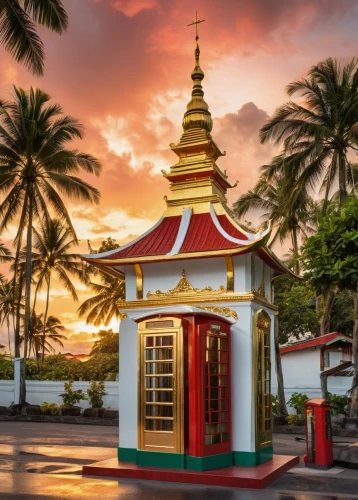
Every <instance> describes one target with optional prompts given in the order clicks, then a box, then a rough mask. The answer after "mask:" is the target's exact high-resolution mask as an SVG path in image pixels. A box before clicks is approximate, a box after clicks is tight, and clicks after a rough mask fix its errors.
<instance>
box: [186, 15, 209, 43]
mask: <svg viewBox="0 0 358 500" xmlns="http://www.w3.org/2000/svg"><path fill="white" fill-rule="evenodd" d="M204 21H205V19H198V11H196V12H195V21H193V22H192V23H190V24H188V25H187V26H194V24H195V32H196V37H195V40H196V41H198V40H199V35H198V24H199V23H203V22H204Z"/></svg>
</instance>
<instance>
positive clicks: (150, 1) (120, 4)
mask: <svg viewBox="0 0 358 500" xmlns="http://www.w3.org/2000/svg"><path fill="white" fill-rule="evenodd" d="M111 5H112V7H114V8H115V9H116V10H118V11H119V12H122V13H123V14H124V15H125V16H127V17H133V16H136V15H137V14H139V12H142V11H143V10H151V9H156V8H158V2H157V0H115V1H113V2H111Z"/></svg>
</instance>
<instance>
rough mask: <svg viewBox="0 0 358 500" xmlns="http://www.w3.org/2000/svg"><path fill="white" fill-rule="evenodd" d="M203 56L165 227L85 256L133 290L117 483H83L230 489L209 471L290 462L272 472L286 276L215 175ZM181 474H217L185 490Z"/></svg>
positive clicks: (124, 306) (123, 355) (126, 322)
mask: <svg viewBox="0 0 358 500" xmlns="http://www.w3.org/2000/svg"><path fill="white" fill-rule="evenodd" d="M199 56H200V50H199V46H198V44H197V45H196V49H195V68H194V70H193V72H192V74H191V78H192V80H193V90H192V98H191V100H190V102H189V104H188V105H187V110H186V112H185V114H184V118H183V135H182V136H181V138H180V141H179V143H178V144H173V143H172V144H170V147H171V149H172V151H173V152H174V153H175V154H176V155H177V157H178V160H177V162H176V163H175V164H174V165H173V166H171V167H170V171H169V172H165V171H163V175H164V177H165V178H166V179H168V181H169V187H170V192H171V194H170V196H169V197H168V198H167V199H165V202H166V210H165V212H164V214H163V216H162V217H161V219H160V220H159V221H158V222H157V223H156V224H155V225H154V226H153V227H152V228H151V229H149V230H148V231H147V232H146V233H144V234H143V235H141V236H140V237H139V238H137V239H135V240H134V241H131V242H130V243H128V244H126V245H124V246H122V247H120V248H118V249H116V250H111V251H109V252H105V253H102V254H90V255H85V256H83V258H84V259H85V260H86V261H87V262H89V263H91V264H92V265H94V266H96V267H98V268H100V269H102V270H103V271H106V272H109V273H110V274H112V275H115V276H118V279H125V287H126V299H125V300H124V301H122V302H120V303H118V307H119V309H120V311H121V321H120V344H119V345H120V348H119V448H118V460H119V462H118V464H117V465H113V463H112V466H111V467H112V469H111V470H112V472H113V470H114V469H116V471H117V472H116V473H114V472H113V473H110V472H108V471H109V469H108V467H107V468H106V467H105V466H104V465H103V466H102V469H101V467H97V469H96V467H95V466H94V468H92V469H91V466H86V467H85V468H84V473H85V474H92V473H93V474H94V475H100V473H99V472H98V471H99V470H100V469H101V470H102V472H103V475H117V476H120V477H139V478H146V479H148V478H152V479H163V480H173V481H184V482H206V483H207V484H222V485H225V484H227V485H235V484H236V483H235V484H234V483H232V482H230V481H226V482H225V480H223V481H221V482H220V481H218V482H216V483H215V482H210V481H211V478H212V477H219V475H217V476H212V473H213V472H214V471H213V469H220V470H223V471H225V470H228V471H229V470H230V471H231V470H242V469H244V468H245V470H246V471H247V470H250V469H248V468H252V467H256V466H258V467H260V464H263V463H264V462H267V461H270V460H271V461H272V464H273V466H272V467H273V469H272V470H275V471H276V475H272V477H271V476H270V477H271V480H272V479H273V478H274V477H277V474H278V471H281V472H282V471H285V470H287V468H289V467H290V466H291V465H292V464H293V463H294V460H295V459H293V458H292V457H289V459H290V460H288V459H287V460H286V459H285V460H282V457H281V461H280V464H279V465H277V463H278V462H277V460H276V462H274V460H272V459H273V452H272V436H271V434H272V418H271V417H272V416H271V385H270V378H271V347H270V346H271V344H272V337H273V324H274V316H275V314H276V307H275V306H274V305H273V304H272V301H271V281H272V279H273V278H274V276H277V275H279V274H283V273H289V272H290V271H289V270H288V269H287V268H286V267H285V266H284V265H283V264H282V263H281V262H280V261H279V259H278V258H277V257H276V256H275V255H274V254H273V253H272V252H271V251H270V250H269V249H268V248H267V246H266V243H267V240H268V238H269V235H270V229H269V228H267V229H266V230H264V231H262V232H259V233H257V234H252V233H250V232H247V231H245V230H244V229H243V228H241V227H240V225H239V224H238V223H237V222H236V221H235V218H234V215H233V213H232V212H231V211H230V209H229V208H228V206H227V202H226V192H227V190H228V189H230V188H232V187H233V186H232V185H231V184H230V183H229V181H228V178H227V175H226V173H225V172H222V171H221V170H220V168H219V167H218V165H217V164H216V161H217V160H218V159H219V158H220V156H223V153H222V152H221V151H220V149H219V147H218V145H217V144H216V143H215V142H214V140H213V138H212V136H211V130H212V126H213V121H212V118H211V114H210V112H209V110H208V105H207V103H206V102H205V100H204V92H203V88H202V80H203V78H204V73H203V71H202V69H201V67H200V64H199ZM286 458H287V457H286ZM275 464H276V465H275ZM97 465H99V464H97ZM148 467H150V468H153V467H155V468H156V469H155V470H156V472H155V473H154V472H153V473H152V475H151V473H150V471H151V470H152V471H153V469H148ZM148 470H149V472H148ZM91 471H92V472H91ZM94 471H97V472H94ZM160 471H162V474H160ZM175 471H176V473H177V475H175V473H174V472H175ZM178 471H181V474H182V475H183V471H188V472H189V471H190V472H192V471H211V473H208V474H207V476H205V477H206V478H207V480H206V481H203V480H200V479H198V478H196V479H195V477H196V476H193V475H191V476H190V477H191V479H190V480H189V481H188V480H186V479H183V477H184V476H183V477H182V476H180V477H179V475H178V474H179V472H178ZM215 474H219V473H218V472H217V471H215ZM224 475H225V474H224ZM200 477H201V476H200ZM237 484H238V483H237ZM242 484H245V485H248V483H240V484H238V485H242ZM260 484H261V483H260ZM262 484H263V483H262ZM249 486H250V485H249ZM253 487H254V486H253ZM261 487H262V485H261Z"/></svg>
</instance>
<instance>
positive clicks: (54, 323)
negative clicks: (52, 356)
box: [28, 312, 67, 363]
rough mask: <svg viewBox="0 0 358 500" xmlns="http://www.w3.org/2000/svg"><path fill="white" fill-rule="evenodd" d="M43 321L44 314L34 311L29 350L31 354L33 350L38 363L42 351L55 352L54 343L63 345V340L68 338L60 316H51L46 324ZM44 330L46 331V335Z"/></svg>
mask: <svg viewBox="0 0 358 500" xmlns="http://www.w3.org/2000/svg"><path fill="white" fill-rule="evenodd" d="M43 321H44V316H43V314H36V313H35V312H33V313H32V315H31V321H30V335H29V350H28V351H29V356H30V353H31V351H32V352H33V354H34V357H35V359H36V362H37V363H38V362H39V359H40V353H41V351H45V352H50V353H54V352H55V349H54V347H53V346H52V343H55V344H57V345H59V346H61V347H63V342H62V341H63V340H66V339H67V337H66V335H64V332H65V327H64V326H63V325H62V324H61V321H60V320H59V319H58V318H56V317H55V316H49V317H48V318H47V320H46V323H45V324H44V323H43ZM43 332H45V337H44V335H43Z"/></svg>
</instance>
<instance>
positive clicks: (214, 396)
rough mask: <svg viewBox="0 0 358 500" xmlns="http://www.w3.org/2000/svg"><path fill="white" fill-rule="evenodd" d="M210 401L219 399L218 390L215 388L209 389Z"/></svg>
mask: <svg viewBox="0 0 358 500" xmlns="http://www.w3.org/2000/svg"><path fill="white" fill-rule="evenodd" d="M210 399H219V389H218V388H217V387H213V388H211V389H210Z"/></svg>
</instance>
